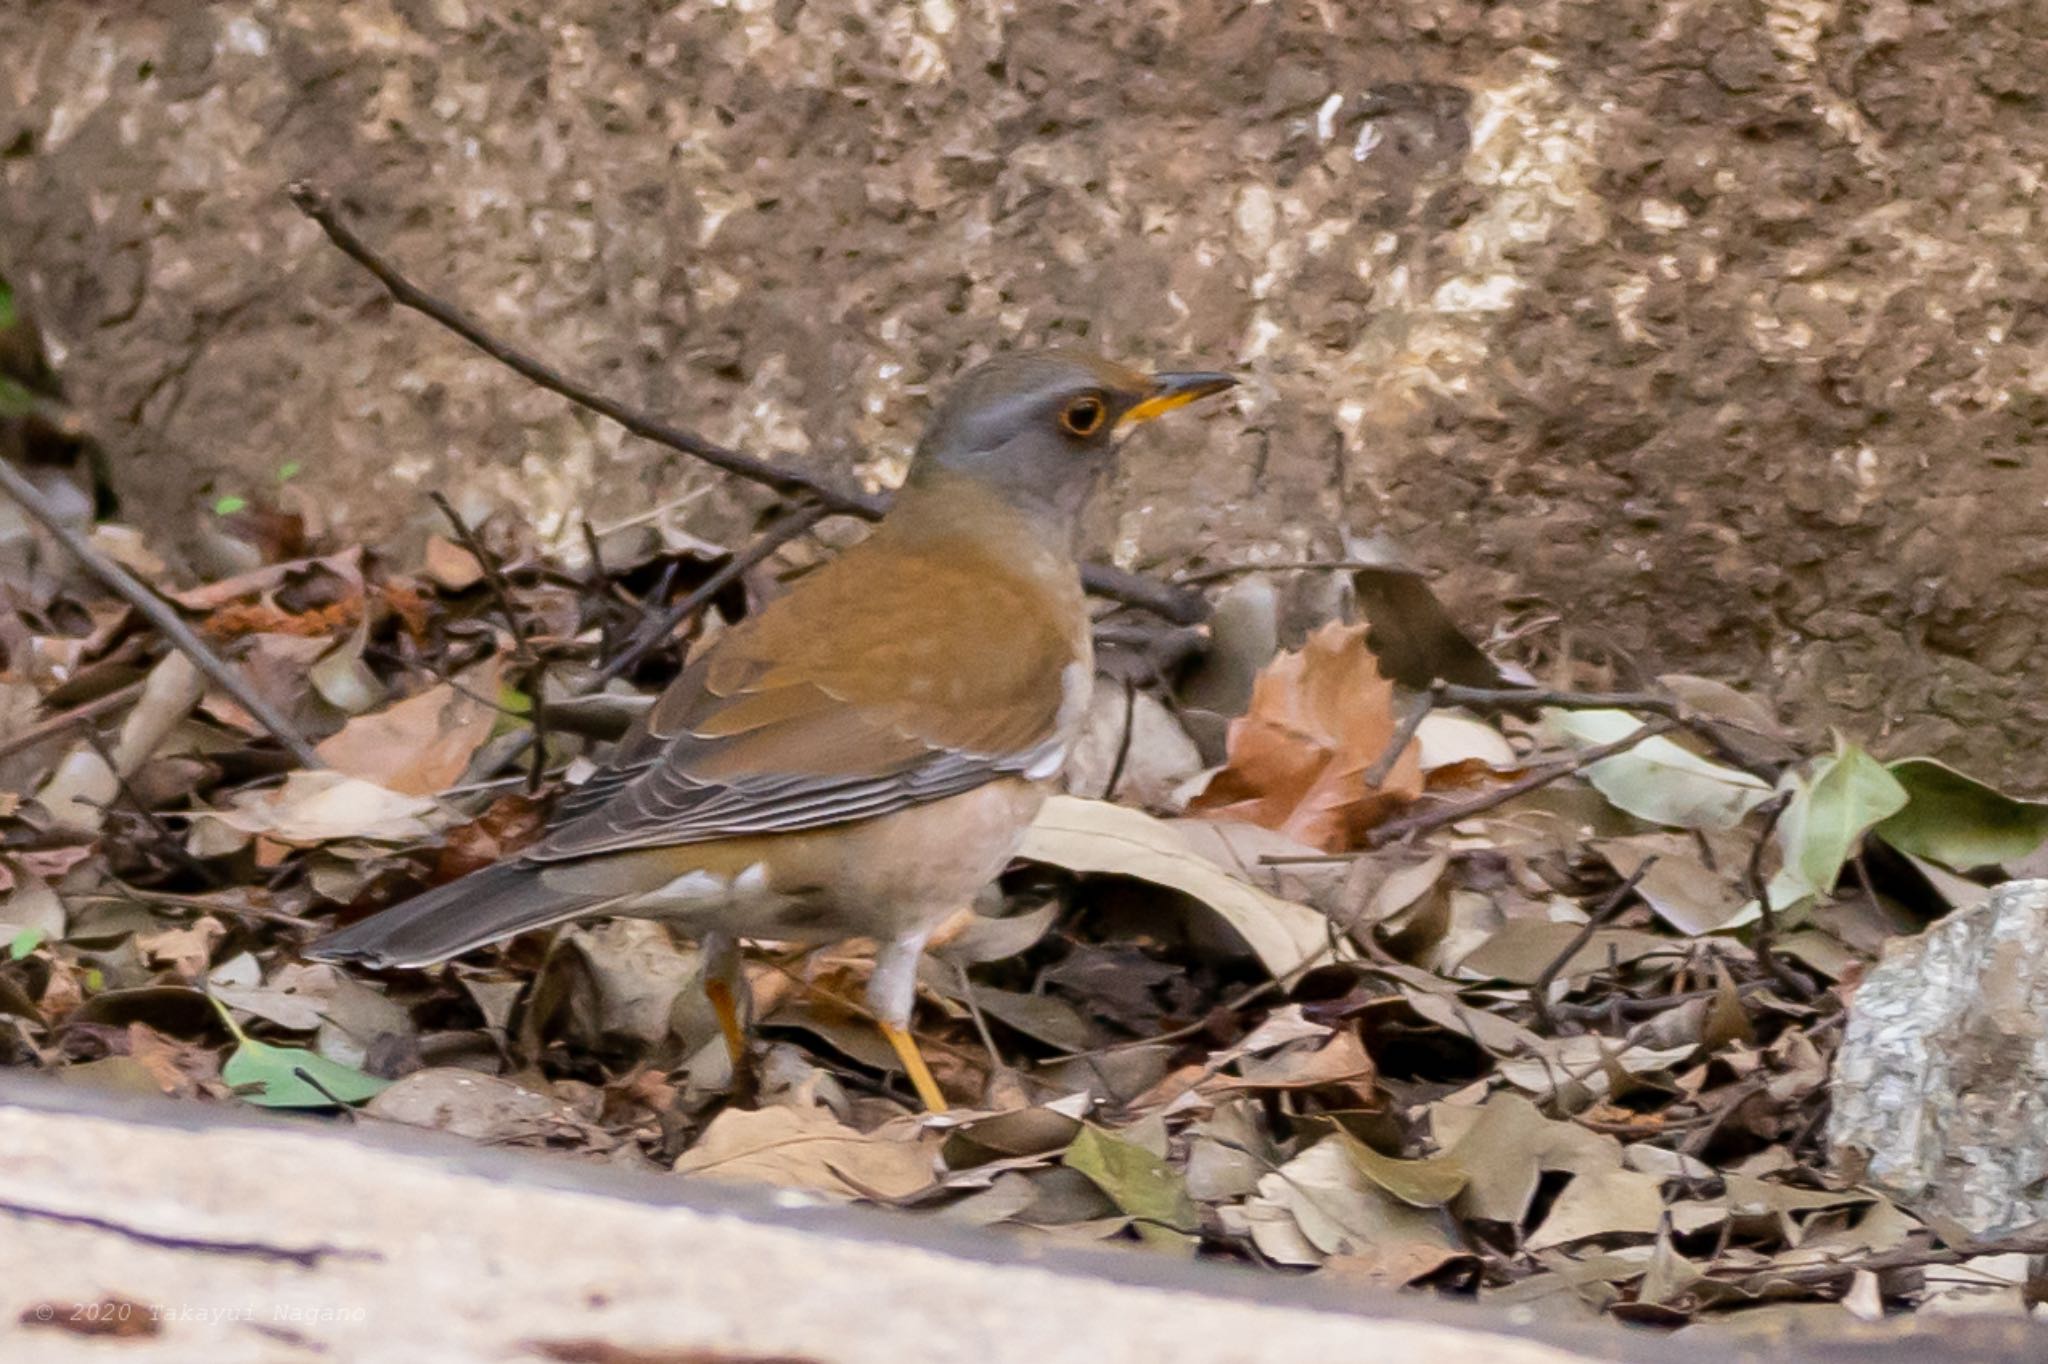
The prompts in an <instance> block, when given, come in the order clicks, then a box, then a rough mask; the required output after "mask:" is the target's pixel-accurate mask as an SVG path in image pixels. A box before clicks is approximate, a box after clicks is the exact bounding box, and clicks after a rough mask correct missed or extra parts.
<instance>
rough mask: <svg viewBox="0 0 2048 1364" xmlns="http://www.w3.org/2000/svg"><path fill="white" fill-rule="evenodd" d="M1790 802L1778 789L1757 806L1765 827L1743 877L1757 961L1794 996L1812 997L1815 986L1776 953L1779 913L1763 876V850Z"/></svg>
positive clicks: (1815, 993) (1788, 796) (1752, 851)
mask: <svg viewBox="0 0 2048 1364" xmlns="http://www.w3.org/2000/svg"><path fill="white" fill-rule="evenodd" d="M1791 803H1792V793H1791V792H1790V791H1781V792H1779V793H1778V794H1777V795H1775V796H1772V797H1771V798H1770V799H1769V800H1767V801H1765V802H1764V803H1763V804H1762V805H1759V806H1757V807H1756V808H1757V810H1758V811H1759V812H1761V813H1762V815H1763V817H1764V827H1763V828H1761V829H1759V830H1758V831H1757V835H1756V842H1755V843H1752V844H1751V845H1750V848H1749V864H1748V865H1747V866H1746V867H1744V868H1743V880H1744V881H1746V882H1747V883H1748V887H1747V888H1748V890H1749V898H1750V899H1752V900H1754V901H1756V942H1755V943H1754V944H1753V946H1754V948H1755V951H1756V959H1757V961H1758V962H1760V963H1761V964H1762V965H1763V968H1764V970H1766V971H1768V972H1769V973H1770V975H1771V979H1773V980H1775V981H1777V982H1778V983H1779V984H1780V985H1782V986H1784V987H1785V988H1786V989H1787V990H1790V991H1791V992H1792V993H1793V994H1794V995H1796V996H1798V997H1799V998H1800V999H1812V998H1813V997H1814V996H1815V995H1818V994H1819V993H1820V990H1819V989H1818V987H1816V986H1815V985H1814V983H1813V982H1812V981H1810V980H1808V979H1807V978H1806V977H1805V976H1803V975H1801V974H1800V973H1799V972H1797V971H1795V970H1793V969H1792V968H1791V966H1789V965H1787V964H1786V961H1785V959H1784V958H1783V957H1781V956H1779V955H1778V913H1777V909H1776V907H1775V906H1773V905H1772V904H1771V887H1770V883H1769V882H1768V881H1766V880H1765V879H1764V849H1765V847H1767V846H1768V845H1769V844H1770V841H1771V835H1772V834H1773V833H1775V832H1776V831H1777V828H1778V820H1779V818H1780V817H1781V816H1783V815H1784V813H1785V807H1786V806H1787V805H1790V804H1791Z"/></svg>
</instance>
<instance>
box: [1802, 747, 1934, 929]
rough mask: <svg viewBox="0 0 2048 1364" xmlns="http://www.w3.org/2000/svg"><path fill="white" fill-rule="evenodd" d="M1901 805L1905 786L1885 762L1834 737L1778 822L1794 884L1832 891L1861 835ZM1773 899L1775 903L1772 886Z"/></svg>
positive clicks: (1806, 888)
mask: <svg viewBox="0 0 2048 1364" xmlns="http://www.w3.org/2000/svg"><path fill="white" fill-rule="evenodd" d="M1905 806H1906V788H1905V787H1903V786H1901V785H1899V783H1898V781H1897V779H1896V778H1894V777H1893V776H1892V774H1891V773H1890V772H1888V771H1886V770H1885V768H1884V765H1883V764H1882V763H1880V762H1878V760H1877V759H1875V758H1873V757H1871V756H1870V755H1869V754H1868V753H1866V752H1864V751H1863V749H1862V748H1861V747H1860V746H1858V745H1856V744H1852V743H1850V742H1848V741H1847V740H1845V739H1843V738H1842V737H1841V736H1840V735H1836V736H1835V751H1834V754H1833V756H1831V757H1827V758H1823V759H1821V761H1820V763H1819V765H1818V766H1816V767H1815V768H1814V771H1813V775H1812V776H1811V777H1809V778H1807V779H1806V780H1804V781H1802V782H1800V783H1799V785H1798V786H1797V788H1796V790H1795V793H1794V795H1793V797H1792V803H1791V804H1790V805H1788V806H1786V807H1785V814H1784V816H1783V817H1782V818H1781V819H1780V820H1779V821H1778V846H1779V847H1781V848H1782V849H1784V853H1785V867H1786V869H1787V870H1788V871H1790V872H1791V873H1792V876H1793V877H1795V878H1796V881H1794V882H1793V884H1796V885H1797V886H1799V887H1801V888H1802V889H1804V890H1806V891H1809V892H1812V893H1816V894H1820V893H1825V892H1827V891H1830V890H1833V889H1834V887H1835V882H1836V880H1837V879H1838V878H1840V876H1841V874H1842V866H1843V864H1844V863H1846V862H1847V861H1848V860H1849V859H1850V858H1851V857H1854V856H1855V855H1856V850H1857V848H1858V847H1860V846H1861V845H1862V842H1863V835H1864V834H1865V833H1867V832H1868V831H1869V830H1870V828H1871V826H1873V825H1875V824H1877V823H1879V822H1880V821H1882V820H1884V819H1887V818H1889V817H1890V816H1892V815H1895V814H1897V813H1898V812H1899V811H1900V810H1902V809H1904V808H1905ZM1772 899H1773V901H1774V902H1778V897H1777V893H1776V890H1775V889H1774V891H1773V895H1772Z"/></svg>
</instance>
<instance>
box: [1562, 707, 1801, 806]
mask: <svg viewBox="0 0 2048 1364" xmlns="http://www.w3.org/2000/svg"><path fill="white" fill-rule="evenodd" d="M1543 719H1544V724H1545V725H1546V727H1548V728H1549V729H1550V730H1551V731H1552V732H1553V733H1555V734H1557V735H1559V736H1560V737H1562V738H1563V739H1564V740H1566V741H1567V742H1568V743H1570V744H1571V745H1572V746H1573V747H1574V748H1595V747H1598V746H1599V745H1601V744H1608V743H1613V742H1614V741H1615V740H1617V739H1623V738H1626V737H1627V736H1629V735H1630V734H1633V733H1635V732H1636V731H1637V730H1639V729H1641V728H1642V727H1643V719H1642V717H1641V716H1639V715H1631V714H1630V713H1629V712H1627V711H1625V710H1574V711H1564V710H1546V711H1545V712H1543ZM1585 775H1586V780H1588V781H1590V782H1592V783H1593V786H1594V789H1596V790H1597V791H1599V792H1600V794H1601V795H1603V796H1605V797H1607V802H1608V804H1610V805H1612V806H1614V807H1615V808H1616V809H1618V810H1625V811H1627V812H1628V813H1629V814H1632V815H1634V816H1635V817H1636V818H1638V819H1647V820H1649V821H1650V822H1651V823H1652V824H1668V825H1671V826H1673V827H1675V828H1680V829H1732V828H1734V827H1735V826H1736V825H1737V824H1740V823H1741V822H1742V817H1743V816H1744V815H1746V814H1748V813H1749V812H1750V811H1751V810H1754V809H1755V808H1756V807H1757V806H1759V805H1761V804H1763V803H1764V802H1765V801H1766V800H1769V799H1770V796H1771V788H1770V786H1769V785H1767V784H1766V783H1765V782H1763V781H1762V780H1761V779H1759V778H1757V777H1752V776H1751V775H1750V774H1749V773H1747V772H1739V771H1737V770H1736V769H1734V768H1732V767H1723V766H1722V765H1721V764H1720V763H1716V762H1709V761H1707V759H1705V758H1702V757H1700V756H1699V755H1698V754H1696V753H1691V752H1688V751H1687V750H1685V749H1683V748H1680V747H1679V746H1678V745H1677V744H1675V743H1672V742H1671V740H1669V739H1666V738H1664V737H1662V736H1661V735H1660V736H1656V737H1653V738H1649V739H1645V740H1643V741H1642V742H1641V743H1639V744H1637V745H1636V746H1635V747H1634V748H1631V749H1629V750H1628V751H1627V752H1625V753H1617V754H1615V755H1614V756H1613V757H1611V758H1603V759H1601V760H1600V761H1599V762H1596V763H1594V764H1593V765H1592V766H1591V767H1588V768H1587V769H1586V773H1585Z"/></svg>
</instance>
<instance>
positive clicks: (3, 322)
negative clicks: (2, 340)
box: [0, 279, 20, 332]
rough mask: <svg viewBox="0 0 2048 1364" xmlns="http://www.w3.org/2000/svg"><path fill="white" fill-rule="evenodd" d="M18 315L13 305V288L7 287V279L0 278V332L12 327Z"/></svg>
mask: <svg viewBox="0 0 2048 1364" xmlns="http://www.w3.org/2000/svg"><path fill="white" fill-rule="evenodd" d="M19 317H20V313H19V311H18V310H17V309H16V308H15V306H14V290H12V289H10V288H8V287H7V281H6V280H4V279H0V332H4V331H6V330H7V329H8V328H9V327H12V326H13V325H14V324H15V322H16V321H17V320H18V318H19Z"/></svg>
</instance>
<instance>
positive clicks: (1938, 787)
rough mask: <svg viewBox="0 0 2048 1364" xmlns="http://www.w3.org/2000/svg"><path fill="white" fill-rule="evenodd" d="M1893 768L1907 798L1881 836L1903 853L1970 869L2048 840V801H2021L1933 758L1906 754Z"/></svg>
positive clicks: (2010, 858) (2014, 855)
mask: <svg viewBox="0 0 2048 1364" xmlns="http://www.w3.org/2000/svg"><path fill="white" fill-rule="evenodd" d="M1889 770H1890V772H1891V775H1892V776H1893V777H1894V778H1895V779H1896V780H1897V781H1898V783H1899V785H1900V787H1902V788H1903V789H1904V790H1905V792H1906V795H1907V802H1906V807H1905V808H1904V809H1903V810H1900V811H1899V812H1898V813H1897V814H1895V815H1893V816H1892V817H1891V818H1890V819H1887V820H1885V821H1884V822H1883V823H1882V824H1880V825H1878V826H1877V836H1878V837H1879V838H1881V839H1883V840H1884V841H1885V842H1887V843H1889V844H1891V845H1892V846H1893V847H1894V848H1897V849H1898V850H1899V851H1900V852H1902V853H1910V854H1912V855H1913V856H1914V857H1924V858H1926V859H1927V860H1928V861H1930V862H1939V863H1940V864H1941V865H1942V866H1945V867H1950V868H1953V869H1954V870H1956V871H1967V870H1970V869H1971V868H1975V867H1985V866H1989V865H1991V864H1992V863H1994V862H2011V861H2013V860H2015V859H2017V858H2021V857H2025V856H2026V855H2027V854H2028V853H2030V852H2032V851H2034V850H2035V849H2036V848H2038V847H2040V846H2041V844H2042V843H2043V842H2048V801H2037V800H2016V799H2014V798H2013V797H2011V796H2008V795H2006V794H2005V793H2004V792H2002V791H1998V790H1995V789H1993V788H1992V787H1989V786H1986V785H1985V784H1984V783H1983V782H1981V781H1978V780H1976V779H1975V778H1974V777H1966V776H1964V775H1963V774H1962V773H1960V772H1958V771H1956V770H1955V769H1954V768H1953V767H1949V766H1946V765H1945V764H1942V763H1938V762H1936V761H1935V760H1934V759H1932V758H1901V759H1900V760H1899V761H1897V762H1895V763H1893V764H1892V765H1891V767H1890V769H1889Z"/></svg>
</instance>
